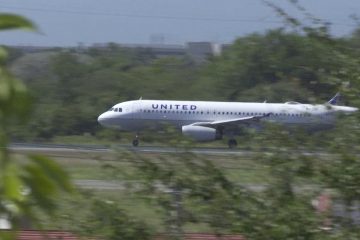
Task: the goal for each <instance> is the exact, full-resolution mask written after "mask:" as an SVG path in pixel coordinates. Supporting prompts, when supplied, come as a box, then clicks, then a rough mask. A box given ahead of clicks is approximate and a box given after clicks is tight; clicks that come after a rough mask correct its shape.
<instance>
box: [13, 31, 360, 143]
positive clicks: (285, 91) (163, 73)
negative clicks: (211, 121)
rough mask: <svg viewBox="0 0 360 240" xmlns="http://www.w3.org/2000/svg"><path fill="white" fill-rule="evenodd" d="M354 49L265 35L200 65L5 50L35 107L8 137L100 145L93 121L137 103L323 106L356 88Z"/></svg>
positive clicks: (351, 42)
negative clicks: (81, 138) (76, 138)
mask: <svg viewBox="0 0 360 240" xmlns="http://www.w3.org/2000/svg"><path fill="white" fill-rule="evenodd" d="M359 42H360V30H357V31H355V32H354V33H353V34H352V35H351V36H348V37H346V38H337V39H333V38H324V39H319V37H318V36H315V37H314V36H311V34H299V33H289V32H286V31H283V30H271V31H269V32H267V33H265V34H251V35H249V36H246V37H242V38H239V39H237V40H236V41H235V42H234V43H233V44H232V45H231V46H230V47H228V48H226V49H225V50H224V51H223V53H222V54H221V55H220V56H216V57H209V59H208V60H207V61H205V62H203V63H201V64H199V63H196V62H194V61H193V59H191V58H190V57H189V56H185V55H184V56H182V57H163V58H156V57H155V55H154V54H153V53H152V52H151V51H150V50H147V49H132V50H130V49H124V48H121V47H118V46H116V45H115V44H109V45H108V46H107V47H106V48H102V49H97V48H88V49H85V50H82V51H81V53H79V52H77V51H75V50H72V49H53V50H46V51H43V52H37V53H31V54H29V53H27V54H26V53H24V52H22V51H20V50H17V49H10V57H9V63H8V64H9V66H10V67H11V69H12V71H13V72H14V73H15V75H17V76H18V77H19V78H21V79H23V80H24V82H25V83H26V84H27V86H28V88H29V90H30V92H31V94H32V97H33V102H34V104H33V109H34V111H33V114H32V116H31V119H30V121H29V123H28V124H27V125H26V126H24V127H19V126H16V127H15V128H14V130H12V135H13V137H14V140H17V141H31V140H49V139H52V138H53V137H54V136H68V135H83V134H91V135H93V136H97V137H98V138H101V137H102V136H105V135H106V134H104V131H106V130H104V129H102V128H101V127H99V126H98V123H97V122H96V119H97V116H98V115H99V113H101V112H103V111H104V110H106V109H107V108H109V107H111V106H112V105H113V104H115V103H118V102H121V101H126V100H133V99H138V98H140V97H142V98H143V99H174V100H212V101H264V100H267V101H268V102H283V101H288V100H294V101H299V102H304V103H309V102H310V103H312V102H320V103H321V102H322V101H325V100H327V99H328V98H329V97H331V95H333V94H335V93H336V92H337V91H339V90H341V91H342V92H344V91H345V94H346V89H349V88H351V87H353V86H356V85H358V84H359V79H357V74H356V73H357V72H358V70H357V67H356V66H358V65H357V61H358V60H357V59H359V58H360V44H359ZM346 99H347V100H349V101H351V99H352V98H351V96H350V97H348V98H346ZM350 103H351V102H350Z"/></svg>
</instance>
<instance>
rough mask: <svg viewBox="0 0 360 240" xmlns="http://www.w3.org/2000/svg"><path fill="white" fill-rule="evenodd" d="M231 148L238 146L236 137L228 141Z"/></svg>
mask: <svg viewBox="0 0 360 240" xmlns="http://www.w3.org/2000/svg"><path fill="white" fill-rule="evenodd" d="M228 146H229V148H235V147H236V146H237V141H236V140H235V139H230V140H229V141H228Z"/></svg>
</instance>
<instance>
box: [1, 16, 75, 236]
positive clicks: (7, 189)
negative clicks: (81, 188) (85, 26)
mask: <svg viewBox="0 0 360 240" xmlns="http://www.w3.org/2000/svg"><path fill="white" fill-rule="evenodd" d="M18 28H26V29H31V30H33V29H34V27H33V25H32V23H31V22H30V21H28V20H26V19H24V18H22V17H20V16H16V15H10V14H0V30H7V29H18ZM6 56H7V54H6V51H5V49H3V48H1V49H0V179H1V181H0V216H1V218H5V219H6V220H8V221H10V223H11V225H12V228H14V229H17V228H18V227H19V223H20V222H21V220H22V219H23V218H27V219H35V218H36V214H35V212H36V211H37V210H39V211H45V212H47V213H51V212H52V210H53V209H54V207H55V205H54V197H56V194H58V193H59V191H60V190H64V191H66V192H71V191H72V185H71V184H70V182H69V179H68V176H67V174H66V173H65V172H64V171H63V170H62V169H61V168H60V167H59V166H58V165H57V164H56V163H54V162H53V161H51V160H49V159H48V158H46V157H42V156H30V157H29V159H28V161H27V162H25V163H19V162H18V161H17V160H16V159H14V158H12V157H10V153H9V150H8V148H7V142H8V135H7V133H8V131H9V130H8V126H9V125H10V123H14V122H17V123H20V122H21V123H23V122H24V121H25V120H26V118H27V117H28V115H29V108H30V97H29V95H28V92H27V90H26V87H25V86H24V85H23V84H22V83H21V82H20V81H19V80H17V79H16V78H14V77H13V76H12V75H11V74H10V73H9V71H8V70H7V69H6V67H5V62H6ZM1 234H2V233H1ZM5 235H8V234H6V233H4V234H2V235H1V237H9V236H5ZM10 237H11V236H10Z"/></svg>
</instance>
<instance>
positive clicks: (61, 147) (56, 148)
mask: <svg viewBox="0 0 360 240" xmlns="http://www.w3.org/2000/svg"><path fill="white" fill-rule="evenodd" d="M9 149H10V150H12V151H15V152H16V151H29V152H38V153H48V152H82V153H87V152H88V153H111V152H116V151H121V150H125V151H129V152H137V153H160V154H161V153H193V154H208V155H238V156H245V155H249V154H253V153H254V151H249V150H241V149H228V148H225V147H224V148H209V147H200V148H199V147H196V148H181V147H179V148H177V147H166V146H139V147H133V146H129V145H125V144H123V145H114V146H113V147H111V148H109V147H106V146H102V145H70V144H28V143H13V144H10V146H9Z"/></svg>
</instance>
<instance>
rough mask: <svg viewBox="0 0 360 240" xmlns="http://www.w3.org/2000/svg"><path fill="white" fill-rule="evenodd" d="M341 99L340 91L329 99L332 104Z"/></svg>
mask: <svg viewBox="0 0 360 240" xmlns="http://www.w3.org/2000/svg"><path fill="white" fill-rule="evenodd" d="M339 100H340V93H336V94H335V96H334V97H333V98H332V99H330V100H329V101H328V103H329V104H331V105H337V104H338V102H339Z"/></svg>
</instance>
